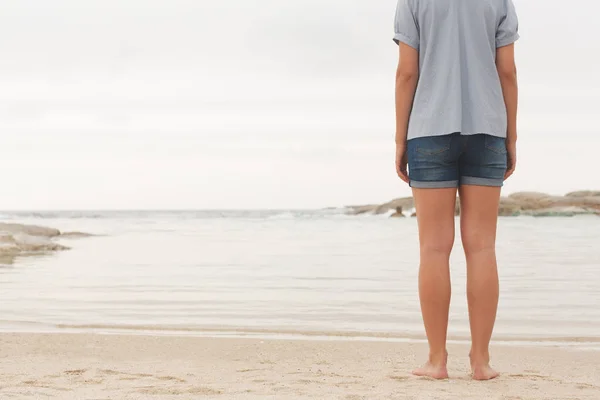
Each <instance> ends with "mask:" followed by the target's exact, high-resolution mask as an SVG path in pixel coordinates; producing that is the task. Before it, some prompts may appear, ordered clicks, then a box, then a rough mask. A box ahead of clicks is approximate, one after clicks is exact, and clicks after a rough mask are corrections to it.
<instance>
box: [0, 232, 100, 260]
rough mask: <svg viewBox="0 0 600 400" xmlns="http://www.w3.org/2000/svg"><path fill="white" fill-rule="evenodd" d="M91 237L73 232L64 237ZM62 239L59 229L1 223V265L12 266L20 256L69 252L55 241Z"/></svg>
mask: <svg viewBox="0 0 600 400" xmlns="http://www.w3.org/2000/svg"><path fill="white" fill-rule="evenodd" d="M86 236H90V235H88V234H85V233H82V232H71V233H70V234H66V236H64V237H86ZM59 237H61V235H60V231H59V230H58V229H52V228H45V227H41V226H34V225H21V224H8V223H0V264H12V263H13V261H14V259H15V258H16V257H19V256H26V255H36V254H43V253H47V252H51V251H61V250H68V249H69V248H68V247H66V246H63V245H61V244H59V243H57V242H55V241H54V240H53V239H56V238H59Z"/></svg>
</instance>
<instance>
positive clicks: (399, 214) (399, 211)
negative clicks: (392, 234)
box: [391, 207, 406, 218]
mask: <svg viewBox="0 0 600 400" xmlns="http://www.w3.org/2000/svg"><path fill="white" fill-rule="evenodd" d="M391 217H392V218H405V217H406V215H404V213H403V212H402V207H396V212H395V213H393V214H392V215H391Z"/></svg>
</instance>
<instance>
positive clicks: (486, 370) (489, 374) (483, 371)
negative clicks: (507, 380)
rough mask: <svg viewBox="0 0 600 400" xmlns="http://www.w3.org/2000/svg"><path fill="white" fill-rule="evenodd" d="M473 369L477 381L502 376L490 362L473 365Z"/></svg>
mask: <svg viewBox="0 0 600 400" xmlns="http://www.w3.org/2000/svg"><path fill="white" fill-rule="evenodd" d="M471 369H472V371H473V374H472V376H473V379H475V380H476V381H489V380H491V379H494V378H497V377H498V376H500V374H499V373H498V372H497V371H496V370H495V369H493V368H492V367H490V366H489V365H488V364H486V365H482V366H472V367H471Z"/></svg>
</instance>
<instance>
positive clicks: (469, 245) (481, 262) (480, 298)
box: [460, 186, 500, 380]
mask: <svg viewBox="0 0 600 400" xmlns="http://www.w3.org/2000/svg"><path fill="white" fill-rule="evenodd" d="M499 200H500V188H499V187H485V186H461V188H460V201H461V211H462V212H461V221H460V225H461V233H462V242H463V247H464V249H465V255H466V258H467V299H468V302H469V319H470V322H471V341H472V344H471V354H470V357H471V370H472V372H473V378H474V379H477V380H489V379H494V378H496V377H497V376H498V375H499V374H498V372H496V371H495V370H493V369H492V368H491V367H490V351H489V345H490V340H491V337H492V332H493V330H494V323H495V321H496V312H497V309H498V295H499V284H498V266H497V263H496V227H497V223H498V203H499Z"/></svg>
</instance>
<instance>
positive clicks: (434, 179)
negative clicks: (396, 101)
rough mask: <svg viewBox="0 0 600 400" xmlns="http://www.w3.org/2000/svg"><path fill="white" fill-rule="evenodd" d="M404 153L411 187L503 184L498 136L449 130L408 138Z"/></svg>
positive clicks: (503, 154)
mask: <svg viewBox="0 0 600 400" xmlns="http://www.w3.org/2000/svg"><path fill="white" fill-rule="evenodd" d="M407 153H408V154H407V155H408V170H409V178H410V186H411V187H413V188H423V189H427V188H431V189H436V188H453V187H458V186H459V185H478V186H502V185H503V184H504V174H505V173H506V168H507V155H506V139H504V138H501V137H497V136H491V135H485V134H477V135H461V134H460V133H453V134H450V135H443V136H429V137H421V138H415V139H411V140H409V141H408V145H407Z"/></svg>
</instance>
